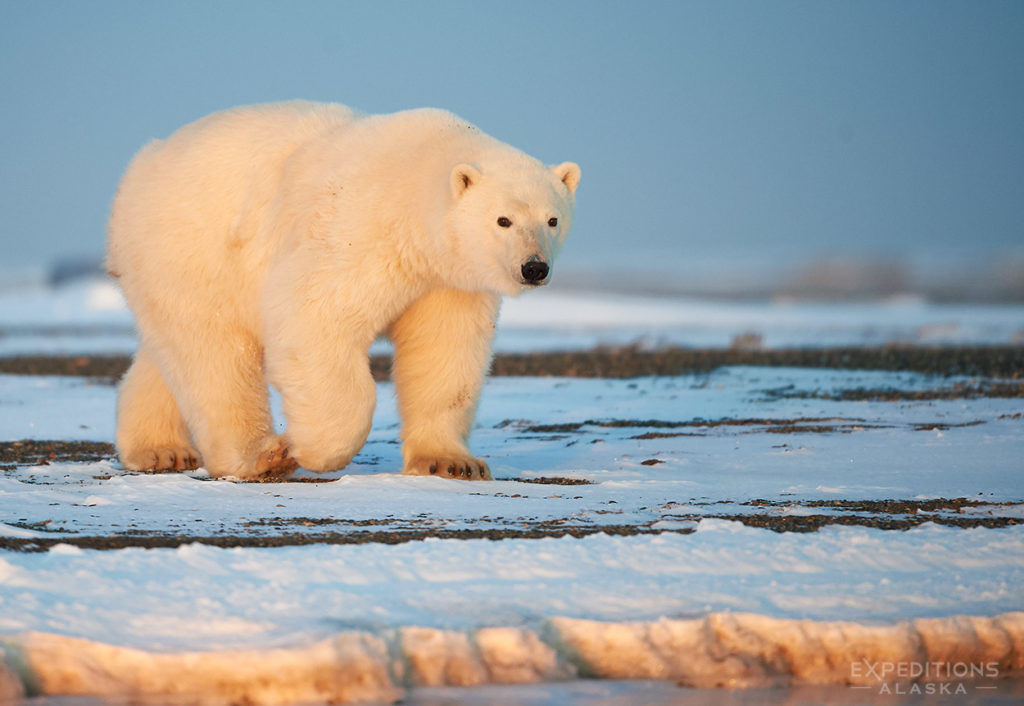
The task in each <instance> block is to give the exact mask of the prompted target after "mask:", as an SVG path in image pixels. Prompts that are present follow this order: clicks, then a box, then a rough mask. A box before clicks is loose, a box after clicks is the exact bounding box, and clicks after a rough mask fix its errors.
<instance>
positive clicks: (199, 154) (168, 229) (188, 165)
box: [107, 101, 355, 286]
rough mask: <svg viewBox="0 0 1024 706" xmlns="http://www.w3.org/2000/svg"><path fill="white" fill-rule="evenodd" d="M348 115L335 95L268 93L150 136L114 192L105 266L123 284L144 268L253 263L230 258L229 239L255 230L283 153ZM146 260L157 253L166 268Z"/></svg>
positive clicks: (212, 268)
mask: <svg viewBox="0 0 1024 706" xmlns="http://www.w3.org/2000/svg"><path fill="white" fill-rule="evenodd" d="M354 118H355V113H354V112H353V111H352V110H351V109H349V108H347V107H345V106H342V105H337V104H325V103H312V102H308V101H290V102H286V103H270V104H263V105H255V106H245V107H241V108H232V109H229V110H224V111H220V112H217V113H213V114H212V115H208V116H206V117H204V118H201V119H199V120H197V121H195V122H193V123H190V124H188V125H186V126H184V127H182V128H180V129H179V130H177V131H176V132H175V133H174V134H172V135H171V136H170V137H168V138H167V139H163V140H154V141H152V142H150V143H149V144H148V145H146V146H145V147H143V148H142V149H141V150H140V151H139V152H138V154H136V155H135V157H134V158H133V159H132V162H131V164H130V165H129V166H128V169H127V170H126V172H125V175H124V177H123V178H122V180H121V184H120V186H119V188H118V192H117V196H116V197H115V199H114V204H113V208H112V210H111V217H110V223H109V227H108V254H107V266H108V268H109V269H110V271H111V273H112V274H115V275H117V276H120V277H122V282H123V283H125V284H128V281H126V280H131V279H135V278H147V279H149V280H150V282H152V280H153V279H156V280H157V281H160V280H163V279H167V280H168V285H170V284H172V282H171V280H173V281H175V282H181V281H182V279H181V278H182V276H183V275H192V276H194V277H195V278H200V277H201V278H203V279H206V280H207V281H208V280H210V279H211V278H216V277H219V276H220V274H221V273H220V272H218V271H216V270H218V269H223V268H225V267H246V266H251V265H253V264H254V263H248V262H238V261H236V260H237V258H235V259H233V258H232V257H231V249H232V248H235V249H236V250H238V253H239V254H241V252H242V251H241V250H240V249H238V248H237V245H238V244H239V243H241V242H244V241H246V240H247V239H250V238H252V237H253V235H254V233H255V230H256V227H257V224H258V222H259V220H260V218H261V215H262V213H263V211H264V210H265V209H266V206H267V204H268V202H269V200H270V199H271V198H272V196H273V194H274V193H275V190H276V189H277V186H278V184H279V183H280V180H281V178H282V175H283V173H284V169H285V163H286V161H287V159H288V157H289V156H290V155H291V153H292V152H294V150H295V149H296V148H297V147H298V146H299V145H301V144H303V143H305V142H307V141H309V140H312V139H315V138H316V137H317V136H318V135H322V134H325V133H327V132H330V131H332V130H337V129H340V128H343V127H344V126H345V125H346V124H348V123H350V122H351V121H352V120H353V119H354ZM150 263H160V267H161V268H162V272H157V271H155V270H154V266H153V265H151V264H150ZM174 263H180V264H181V266H182V267H183V268H187V272H179V271H176V268H175V267H174ZM151 270H154V271H151ZM129 286H130V285H129ZM147 286H152V284H150V285H147Z"/></svg>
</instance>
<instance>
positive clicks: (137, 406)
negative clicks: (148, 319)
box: [116, 348, 202, 471]
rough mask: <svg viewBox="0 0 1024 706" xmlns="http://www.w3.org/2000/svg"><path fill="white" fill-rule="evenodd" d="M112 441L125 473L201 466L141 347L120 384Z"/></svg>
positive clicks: (168, 394)
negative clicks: (115, 425)
mask: <svg viewBox="0 0 1024 706" xmlns="http://www.w3.org/2000/svg"><path fill="white" fill-rule="evenodd" d="M116 441H117V451H118V455H119V456H120V457H121V462H122V463H123V464H124V467H125V468H127V469H128V470H132V471H178V470H191V469H195V468H198V467H199V465H200V464H201V463H202V459H201V457H200V455H199V452H198V451H197V450H196V448H195V446H193V445H192V441H191V439H190V437H189V433H188V427H186V425H185V420H184V418H182V416H181V411H180V410H179V409H178V404H177V402H175V401H174V397H173V396H172V395H171V391H170V390H169V389H168V388H167V384H166V383H165V382H164V379H163V377H161V375H160V371H159V370H158V369H157V367H156V364H155V363H154V362H153V359H152V357H151V356H150V354H149V352H148V351H146V349H145V348H140V349H139V351H138V353H136V355H135V360H134V362H133V363H132V366H131V368H129V369H128V372H127V373H126V374H125V376H124V379H123V380H122V381H121V385H120V389H119V391H118V397H117V432H116Z"/></svg>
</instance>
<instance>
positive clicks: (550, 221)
mask: <svg viewBox="0 0 1024 706" xmlns="http://www.w3.org/2000/svg"><path fill="white" fill-rule="evenodd" d="M548 225H549V226H551V227H552V228H554V227H555V226H557V225H558V219H557V218H549V219H548Z"/></svg>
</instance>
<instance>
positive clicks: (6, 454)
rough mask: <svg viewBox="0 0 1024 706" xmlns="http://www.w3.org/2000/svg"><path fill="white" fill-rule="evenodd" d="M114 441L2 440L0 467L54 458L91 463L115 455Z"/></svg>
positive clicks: (41, 462)
mask: <svg viewBox="0 0 1024 706" xmlns="http://www.w3.org/2000/svg"><path fill="white" fill-rule="evenodd" d="M115 456H116V453H115V451H114V445H113V444H108V443H106V442H103V441H34V440H31V439H24V440H22V441H4V442H0V470H6V471H9V470H13V469H15V468H17V467H19V466H46V465H49V464H50V463H53V462H61V461H81V462H83V463H91V462H94V461H102V460H104V459H112V458H115Z"/></svg>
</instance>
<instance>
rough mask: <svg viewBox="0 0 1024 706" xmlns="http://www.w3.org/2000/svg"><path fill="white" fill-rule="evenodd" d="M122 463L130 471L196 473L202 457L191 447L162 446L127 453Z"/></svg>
mask: <svg viewBox="0 0 1024 706" xmlns="http://www.w3.org/2000/svg"><path fill="white" fill-rule="evenodd" d="M121 463H122V465H124V467H125V468H127V469H128V470H129V471H194V470H195V469H197V468H199V466H200V465H201V464H202V457H200V455H199V452H198V451H196V450H195V449H194V448H192V447H191V446H160V447H157V448H155V449H139V450H136V451H131V452H129V453H125V454H124V455H123V456H122V458H121Z"/></svg>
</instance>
